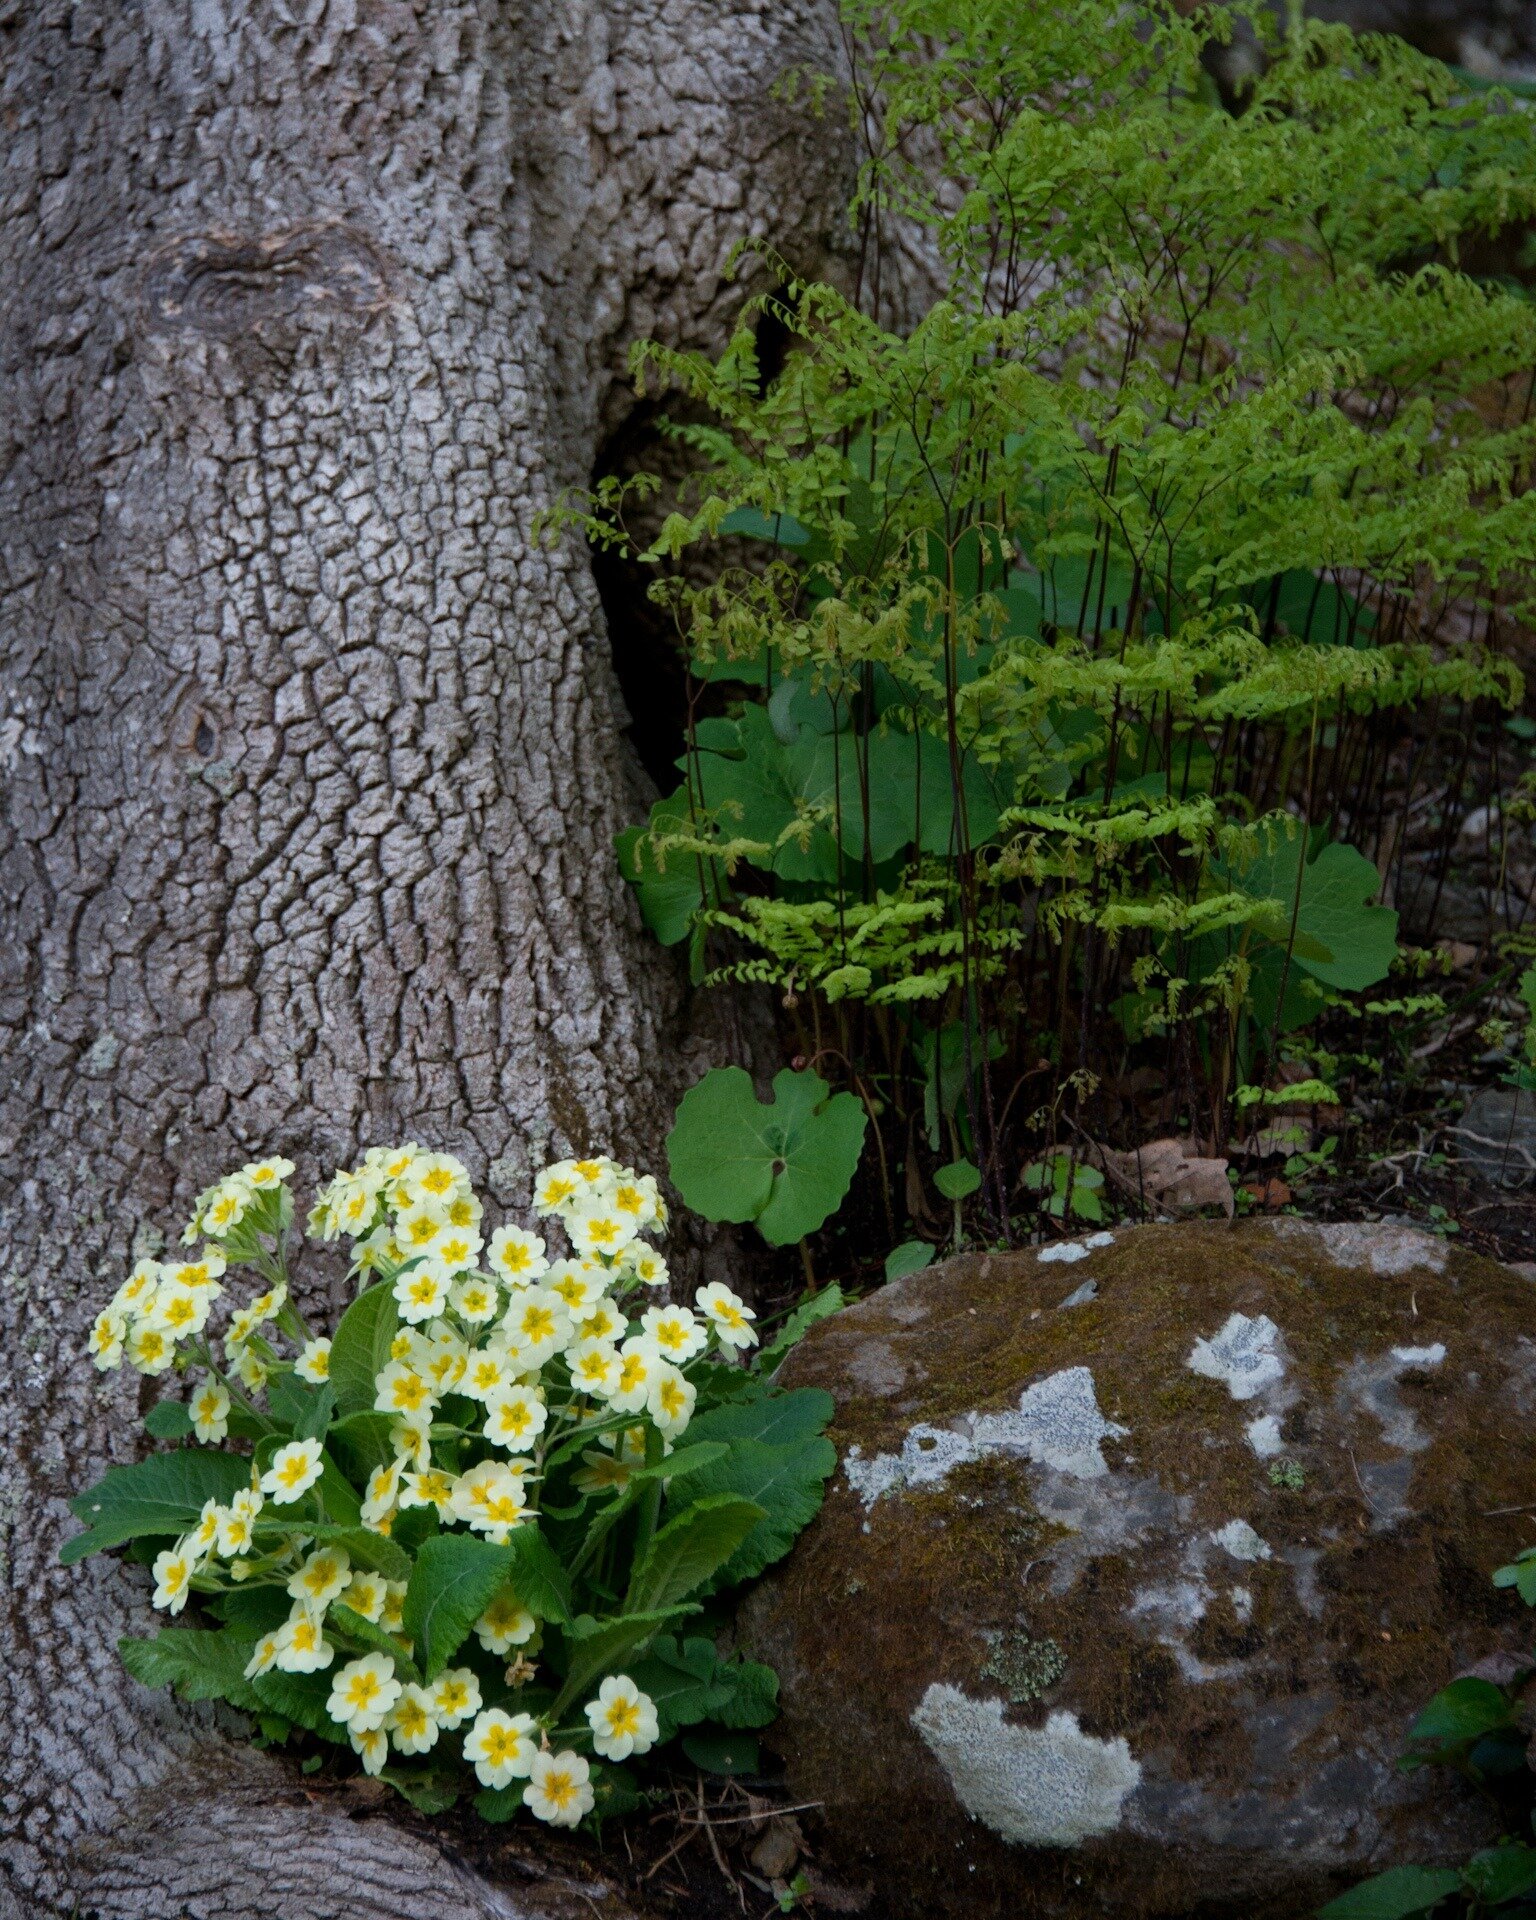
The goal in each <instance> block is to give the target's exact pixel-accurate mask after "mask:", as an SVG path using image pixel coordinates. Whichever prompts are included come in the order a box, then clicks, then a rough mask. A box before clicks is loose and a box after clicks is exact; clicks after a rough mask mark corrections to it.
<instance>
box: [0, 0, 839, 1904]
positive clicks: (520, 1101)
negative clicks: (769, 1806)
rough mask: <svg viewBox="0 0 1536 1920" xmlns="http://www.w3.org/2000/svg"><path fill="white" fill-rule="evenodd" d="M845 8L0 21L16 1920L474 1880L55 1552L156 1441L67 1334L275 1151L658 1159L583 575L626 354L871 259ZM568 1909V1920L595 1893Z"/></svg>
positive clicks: (4, 986) (123, 1382) (623, 816)
mask: <svg viewBox="0 0 1536 1920" xmlns="http://www.w3.org/2000/svg"><path fill="white" fill-rule="evenodd" d="M838 52H839V44H838V38H837V29H836V9H835V5H834V0H559V4H555V0H522V3H521V4H519V3H518V0H0V129H3V135H0V267H3V275H0V1205H3V1218H0V1404H3V1405H4V1407H5V1419H4V1421H3V1422H0V1536H3V1538H0V1549H3V1565H4V1573H5V1594H4V1598H3V1601H0V1645H3V1647H4V1650H5V1651H4V1656H3V1658H0V1722H3V1724H4V1726H5V1729H6V1733H5V1740H4V1743H3V1755H0V1834H3V1844H0V1912H3V1913H5V1914H6V1915H7V1920H9V1916H11V1915H18V1914H24V1915H27V1916H29V1920H30V1916H33V1915H41V1914H47V1913H54V1912H58V1913H78V1914H80V1915H98V1916H101V1917H102V1920H112V1917H113V1916H129V1915H132V1916H145V1920H150V1917H151V1916H161V1915H165V1916H172V1915H175V1916H181V1915H189V1914H190V1915H197V1916H244V1915H252V1916H256V1915H260V1916H262V1917H263V1920H297V1916H301V1915H302V1916H304V1920H354V1917H355V1920H364V1916H367V1920H393V1916H397V1915H398V1916H407V1915H409V1916H411V1920H437V1916H448V1915H455V1916H456V1915H470V1914H476V1915H478V1914H482V1913H493V1912H494V1913H497V1914H502V1915H508V1916H510V1915H515V1914H524V1913H535V1912H538V1913H543V1912H554V1911H556V1910H557V1909H558V1910H559V1911H561V1912H563V1911H565V1910H566V1908H567V1907H570V1906H574V1908H575V1910H577V1911H581V1912H589V1911H591V1910H592V1909H591V1902H590V1900H589V1899H588V1898H587V1894H588V1893H592V1894H593V1895H594V1897H598V1898H599V1904H601V1901H602V1900H604V1899H607V1897H608V1896H607V1895H606V1894H604V1893H603V1891H602V1889H601V1888H600V1887H599V1888H596V1889H595V1890H594V1889H591V1888H588V1889H585V1890H578V1889H574V1888H571V1887H568V1888H567V1889H566V1892H565V1893H564V1894H561V1893H560V1892H559V1891H558V1889H554V1890H552V1889H551V1888H550V1887H545V1888H543V1889H538V1888H535V1889H534V1890H532V1891H530V1888H529V1885H528V1884H527V1883H523V1884H520V1885H515V1886H510V1887H509V1888H507V1889H502V1890H499V1891H496V1892H491V1891H488V1890H487V1888H486V1887H485V1886H484V1884H482V1883H481V1882H480V1881H479V1880H477V1878H476V1877H475V1876H474V1875H473V1874H471V1873H469V1872H468V1871H467V1870H462V1869H460V1868H459V1867H456V1866H453V1865H451V1864H449V1863H446V1862H444V1861H443V1859H442V1858H441V1857H440V1854H439V1851H438V1850H437V1849H436V1847H434V1846H433V1845H430V1844H428V1843H427V1841H426V1840H424V1839H422V1838H418V1837H412V1835H411V1834H410V1833H409V1832H407V1830H406V1829H405V1828H404V1827H402V1826H400V1825H399V1824H398V1823H393V1822H392V1821H391V1820H390V1819H388V1818H380V1817H377V1814H376V1813H375V1814H374V1815H373V1817H370V1818H369V1819H367V1820H366V1821H354V1820H353V1819H351V1818H350V1817H349V1816H348V1810H347V1808H346V1807H345V1806H342V1805H332V1804H331V1803H330V1802H328V1801H327V1799H326V1798H325V1796H324V1795H323V1794H321V1793H319V1792H311V1791H310V1790H309V1788H308V1787H307V1786H301V1783H300V1782H299V1780H298V1778H297V1776H296V1775H295V1774H293V1773H292V1772H291V1771H289V1770H288V1769H287V1768H286V1767H285V1766H283V1765H281V1764H280V1763H278V1762H276V1761H272V1760H266V1759H263V1758H261V1757H259V1756H256V1755H254V1754H249V1753H247V1752H245V1751H244V1750H243V1749H242V1748H240V1747H239V1746H237V1745H234V1744H231V1742H230V1741H229V1740H228V1739H227V1738H226V1737H225V1736H224V1735H222V1734H221V1733H220V1732H219V1731H218V1729H217V1728H216V1725H215V1721H214V1718H213V1716H212V1715H211V1714H210V1713H209V1712H207V1711H205V1710H197V1709H188V1708H184V1707H182V1706H179V1705H177V1704H175V1703H173V1702H171V1701H169V1700H168V1699H167V1698H166V1697H165V1696H163V1695H156V1694H150V1693H147V1692H145V1691H143V1690H141V1689H139V1688H137V1687H136V1686H135V1685H134V1684H133V1683H132V1682H130V1681H129V1680H128V1679H127V1678H126V1676H125V1675H124V1674H123V1673H122V1671H121V1669H120V1667H119V1665H118V1662H117V1659H116V1655H115V1652H114V1643H115V1641H116V1638H117V1636H118V1634H119V1633H120V1632H122V1631H124V1630H125V1629H126V1630H130V1631H142V1630H144V1629H145V1627H146V1626H147V1625H148V1624H149V1622H148V1619H147V1616H146V1611H145V1608H144V1599H145V1594H146V1586H145V1582H144V1578H143V1575H142V1574H141V1573H137V1572H133V1571H130V1570H125V1569H123V1568H122V1567H121V1566H119V1565H116V1564H111V1563H106V1562H93V1563H91V1564H90V1565H89V1566H87V1567H84V1568H80V1569H77V1570H75V1571H72V1572H69V1573H65V1572H62V1571H61V1570H60V1569H59V1568H58V1567H57V1565H56V1559H55V1556H56V1552H57V1548H58V1544H59V1541H60V1539H61V1538H62V1537H63V1535H64V1534H65V1532H66V1531H67V1530H68V1528H69V1522H68V1519H67V1516H66V1513H65V1510H64V1506H63V1501H64V1499H65V1496H66V1495H67V1494H68V1493H69V1492H71V1491H72V1490H74V1489H78V1488H79V1487H80V1486H82V1485H83V1484H85V1483H87V1482H88V1481H89V1480H90V1479H91V1478H93V1477H94V1476H95V1475H96V1474H97V1473H98V1472H99V1471H100V1470H101V1469H102V1468H103V1467H104V1466H105V1465H107V1464H108V1463H110V1462H111V1461H113V1460H122V1459H126V1458H129V1457H130V1456H131V1455H132V1454H133V1452H134V1450H135V1448H136V1447H138V1446H140V1445H142V1437H141V1436H140V1435H139V1434H138V1432H137V1425H138V1414H139V1412H140V1411H141V1409H140V1407H139V1404H138V1394H137V1387H138V1383H137V1382H136V1380H135V1379H134V1377H133V1376H132V1375H128V1376H126V1377H117V1378H114V1379H111V1380H108V1381H103V1380H101V1379H98V1378H97V1377H96V1376H95V1375H94V1374H93V1373H92V1371H91V1368H90V1366H89V1363H88V1362H87V1360H86V1359H85V1357H84V1354H83V1349H82V1345H81V1341H82V1335H83V1331H84V1329H85V1327H86V1325H87V1324H88V1322H89V1320H90V1318H91V1315H92V1313H93V1312H94V1311H95V1309H96V1307H97V1306H98V1305H99V1303H100V1301H101V1300H102V1299H103V1298H104V1297H105V1296H106V1295H107V1294H108V1293H109V1292H110V1291H111V1289H112V1288H113V1287H114V1286H115V1284H116V1281H117V1278H118V1277H119V1276H120V1275H121V1273H122V1272H123V1270H124V1266H125V1263H126V1262H127V1261H128V1259H129V1258H130V1256H131V1253H132V1252H133V1250H134V1248H135V1247H138V1248H140V1249H141V1250H147V1249H150V1248H152V1247H153V1246H155V1245H156V1244H157V1242H156V1240H155V1237H154V1236H155V1235H156V1234H157V1233H159V1232H161V1231H163V1230H164V1229H166V1228H170V1229H171V1230H172V1231H174V1229H175V1226H176V1224H177V1223H178V1221H179V1220H180V1218H182V1217H184V1213H185V1208H186V1204H187V1202H188V1200H189V1199H190V1197H191V1195H192V1194H193V1193H194V1192H195V1191H196V1190H197V1189H198V1188H199V1187H200V1186H201V1185H203V1184H204V1183H205V1182H206V1181H208V1180H209V1179H210V1178H212V1177H214V1176H215V1175H216V1174H218V1173H219V1172H220V1171H221V1170H223V1169H226V1168H228V1167H230V1166H231V1165H238V1164H239V1163H240V1162H241V1161H242V1160H244V1159H246V1158H248V1157H250V1156H251V1155H253V1154H255V1153H258V1152H262V1153H265V1152H269V1151H281V1152H284V1153H290V1154H292V1155H293V1157H294V1158H295V1159H297V1160H298V1161H299V1162H300V1178H301V1182H303V1181H306V1180H308V1179H312V1178H313V1176H314V1175H315V1174H316V1173H317V1172H324V1171H327V1170H328V1169H329V1168H330V1167H331V1166H333V1165H334V1164H336V1163H337V1162H350V1160H351V1159H352V1157H353V1156H354V1155H355V1154H356V1153H357V1151H358V1150H359V1149H360V1148H361V1147H363V1146H365V1145H367V1144H368V1143H370V1142H372V1141H381V1140H388V1139H392V1138H401V1137H406V1138H414V1139H418V1140H420V1141H422V1142H423V1143H426V1144H430V1145H431V1146H434V1147H442V1148H447V1149H451V1150H453V1151H455V1152H458V1153H460V1154H462V1155H463V1156H464V1157H465V1158H466V1159H467V1160H468V1161H469V1162H470V1164H471V1166H472V1169H473V1171H474V1173H475V1175H476V1177H477V1179H481V1180H488V1181H489V1185H490V1187H491V1190H492V1192H493V1193H494V1194H495V1195H496V1196H497V1197H499V1198H503V1199H517V1198H521V1197H523V1189H524V1187H525V1185H526V1180H525V1176H526V1172H527V1169H528V1167H529V1165H530V1163H532V1164H537V1163H538V1161H539V1159H540V1157H541V1156H544V1155H549V1154H555V1153H558V1152H560V1151H562V1150H564V1149H566V1148H568V1147H571V1146H586V1147H591V1148H601V1147H611V1148H613V1149H615V1150H616V1151H618V1152H621V1153H626V1154H634V1155H635V1156H637V1157H640V1158H643V1159H647V1160H650V1161H652V1162H654V1158H655V1154H656V1152H657V1149H658V1145H659V1140H660V1137H661V1132H662V1130H663V1129H662V1122H663V1119H664V1116H665V1115H666V1114H667V1113H668V1112H669V1111H670V1106H671V1102H672V1100H673V1099H674V1098H675V1095H676V1092H677V1090H678V1087H679V1084H680V1083H682V1082H685V1081H686V1079H687V1078H688V1077H689V1076H690V1075H692V1074H694V1073H696V1072H697V1071H698V1070H699V1069H700V1067H701V1066H702V1065H703V1064H704V1062H705V1059H706V1057H707V1045H708V1043H707V1038H705V1039H701V1038H700V1036H699V1035H698V1034H697V1033H696V1032H695V1031H694V1030H693V1029H692V1027H691V1026H690V1010H689V1008H688V1007H687V1005H686V1004H685V1000H684V993H683V988H682V983H681V979H680V976H679V974H678V973H677V971H676V970H675V969H674V968H673V967H672V966H671V964H670V963H669V962H668V961H666V960H665V958H664V957H663V956H661V955H659V953H658V952H657V950H656V949H655V947H654V945H653V943H651V942H650V941H649V940H648V939H647V938H646V937H645V936H644V935H643V933H642V931H641V929H640V926H639V922H638V918H637V916H636V915H635V913H634V911H633V908H632V905H631V904H630V902H629V901H628V900H627V899H626V897H625V892H624V888H623V886H622V884H621V883H620V881H619V879H618V876H617V872H616V869H615V864H614V860H613V856H612V845H611V841H612V835H613V832H614V830H615V829H616V828H617V827H619V826H621V825H623V824H625V823H626V822H627V821H628V820H630V819H632V818H634V817H636V800H635V796H634V794H633V793H631V792H630V791H628V788H629V785H630V780H631V771H630V769H631V755H630V752H629V749H628V747H627V745H626V743H625V740H624V737H623V733H622V727H623V722H624V716H623V714H622V712H621V711H620V710H619V708H618V704H617V700H616V696H615V692H614V684H613V675H612V668H611V662H610V660H609V658H608V653H607V647H606V641H605V637H604V634H603V631H602V627H601V620H600V616H599V614H598V612H597V608H596V600H595V594H594V591H593V588H592V584H591V580H590V577H589V573H588V568H587V563H586V557H585V554H584V553H583V552H582V551H581V549H580V548H579V546H578V545H577V544H576V543H574V542H572V541H570V540H569V539H557V540H555V541H554V542H553V543H552V544H550V543H545V542H541V541H540V540H539V539H538V538H537V537H536V535H535V530H534V518H535V515H536V514H537V513H538V511H539V510H540V509H541V508H543V507H546V506H548V505H549V504H550V503H551V502H552V501H554V500H555V499H556V497H557V496H558V494H559V493H560V491H561V489H563V488H565V487H569V486H577V485H580V484H582V483H583V482H584V481H585V480H586V479H587V478H588V477H589V475H590V473H591V471H592V465H593V461H594V457H595V453H596V449H597V447H598V445H599V442H600V437H601V435H602V434H603V433H604V431H605V430H606V429H608V428H609V427H611V426H612V425H613V424H614V423H615V422H616V421H617V419H618V417H619V413H620V411H621V409H622V406H623V404H624V401H623V393H622V381H621V372H622V367H623V362H624V355H625V351H626V348H627V345H628V343H629V342H630V341H631V340H633V339H634V338H636V337H638V336H640V335H642V334H648V333H659V334H660V335H661V336H663V337H665V338H667V339H669V340H672V341H674V342H690V341H691V342H695V343H700V344H704V343H708V342H711V341H716V340H719V339H721V338H722V337H723V333H724V329H725V327H726V325H727V323H728V320H729V316H730V314H731V313H732V311H733V309H734V307H735V304H736V303H737V302H738V301H739V299H740V297H741V290H740V288H739V287H733V286H731V285H729V284H727V283H726V282H725V280H724V279H723V277H722V275H721V271H720V269H721V266H722V263H723V261H724V260H725V257H726V254H727V251H728V249H729V248H730V246H731V244H732V242H733V241H735V240H736V239H737V238H738V237H740V236H742V235H747V234H755V235H757V236H759V237H762V238H765V239H768V240H770V241H773V242H776V243H777V244H779V245H780V246H782V247H783V248H784V249H785V250H786V252H787V254H788V256H789V257H790V258H791V259H792V260H793V261H794V263H795V265H796V267H797V269H799V270H803V271H804V270H810V271H814V270H818V269H819V268H820V267H821V266H822V265H823V255H824V254H825V252H826V249H827V248H828V246H829V245H831V244H833V243H834V241H835V238H836V236H837V234H838V233H839V232H840V221H841V208H842V206H843V205H844V203H845V193H846V187H847V184H848V156H847V152H846V148H845V145H844V143H843V136H842V133H841V128H840V120H839V116H838V114H837V113H836V111H834V112H832V113H831V114H830V115H829V116H828V117H827V118H825V119H823V120H819V121H818V120H815V119H813V118H811V117H810V116H808V115H807V114H805V113H803V112H798V111H796V110H795V109H793V108H791V107H788V106H785V105H783V104H781V103H780V101H779V98H778V97H777V94H776V91H775V82H776V81H778V80H779V79H780V78H781V76H783V75H784V74H785V72H786V70H788V69H790V68H793V67H797V66H801V65H805V64H809V65H811V66H813V67H816V68H819V69H825V68H827V67H829V66H835V65H836V63H837V59H838ZM562 1901H563V1902H564V1905H562V1904H561V1903H562Z"/></svg>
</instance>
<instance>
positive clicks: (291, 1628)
mask: <svg viewBox="0 0 1536 1920" xmlns="http://www.w3.org/2000/svg"><path fill="white" fill-rule="evenodd" d="M323 1618H324V1615H323V1613H320V1612H316V1611H315V1610H314V1609H312V1608H310V1607H307V1606H305V1604H304V1603H303V1601H302V1600H301V1601H299V1602H298V1603H297V1605H295V1607H294V1609H293V1611H292V1613H290V1614H289V1616H288V1618H287V1620H286V1621H285V1622H284V1624H283V1625H282V1626H281V1627H279V1628H278V1630H277V1657H276V1663H275V1664H276V1665H277V1667H278V1668H279V1669H280V1670H281V1671H282V1672H283V1673H319V1672H321V1671H322V1670H323V1669H324V1668H326V1667H328V1666H329V1665H330V1664H331V1662H332V1661H333V1660H334V1659H335V1658H336V1649H335V1648H334V1647H333V1646H332V1645H331V1643H330V1641H329V1640H327V1639H326V1638H325V1636H324V1635H323V1634H322V1633H321V1631H320V1623H321V1620H322V1619H323Z"/></svg>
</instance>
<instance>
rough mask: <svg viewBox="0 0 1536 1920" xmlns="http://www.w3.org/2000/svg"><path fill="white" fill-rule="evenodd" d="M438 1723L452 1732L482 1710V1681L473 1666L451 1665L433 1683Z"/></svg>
mask: <svg viewBox="0 0 1536 1920" xmlns="http://www.w3.org/2000/svg"><path fill="white" fill-rule="evenodd" d="M432 1710H433V1712H434V1713H435V1714H436V1715H437V1721H438V1725H439V1726H441V1727H444V1728H446V1729H447V1730H448V1732H450V1733H451V1732H452V1731H453V1730H454V1728H455V1727H458V1726H461V1725H462V1724H463V1723H464V1721H466V1720H468V1719H471V1718H472V1717H473V1716H474V1715H475V1714H477V1713H478V1712H479V1711H480V1682H479V1681H478V1680H477V1679H476V1678H475V1672H474V1669H473V1668H472V1667H449V1668H447V1669H446V1670H445V1671H444V1672H442V1673H440V1674H439V1675H438V1676H437V1678H436V1680H434V1681H433V1683H432Z"/></svg>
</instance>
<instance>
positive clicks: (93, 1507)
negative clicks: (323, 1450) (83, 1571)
mask: <svg viewBox="0 0 1536 1920" xmlns="http://www.w3.org/2000/svg"><path fill="white" fill-rule="evenodd" d="M250 1484H251V1463H250V1461H249V1460H242V1459H240V1458H239V1456H238V1455H236V1454H232V1453H215V1452H212V1451H211V1450H209V1449H207V1448H203V1447H197V1448H192V1447H183V1448H180V1449H178V1450H177V1451H176V1452H175V1453H153V1454H151V1455H150V1457H149V1458H148V1459H147V1460H140V1461H139V1462H138V1464H137V1465H136V1466H131V1467H112V1468H110V1469H109V1470H108V1471H107V1473H106V1474H105V1475H104V1476H103V1477H102V1478H101V1479H100V1480H98V1481H97V1483H96V1485H95V1486H94V1487H88V1488H87V1489H86V1490H85V1492H84V1493H77V1494H76V1495H75V1497H74V1499H73V1500H71V1501H70V1503H69V1510H70V1512H71V1513H73V1514H74V1516H75V1518H76V1519H77V1520H83V1521H84V1522H85V1525H86V1529H87V1530H86V1532H84V1533H77V1534H76V1535H75V1536H74V1537H73V1539H70V1540H66V1541H65V1542H64V1545H63V1547H62V1548H60V1550H59V1559H60V1560H61V1561H62V1562H63V1564H64V1565H65V1566H73V1565H74V1563H75V1561H77V1560H83V1559H84V1558H85V1556H86V1555H87V1554H88V1553H99V1552H101V1550H102V1549H103V1548H104V1547H117V1546H121V1545H122V1543H123V1542H124V1541H125V1540H138V1539H142V1538H144V1537H145V1536H147V1535H153V1534H162V1533H165V1534H172V1533H185V1532H186V1531H187V1530H188V1529H189V1528H190V1527H192V1526H194V1525H195V1524H196V1522H197V1520H198V1518H199V1516H200V1515H201V1513H202V1510H203V1502H204V1501H205V1500H217V1501H219V1502H220V1503H221V1504H223V1503H227V1502H228V1500H229V1499H230V1498H231V1496H232V1495H234V1494H236V1493H238V1492H239V1490H240V1489H241V1488H242V1487H248V1486H249V1485H250Z"/></svg>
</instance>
